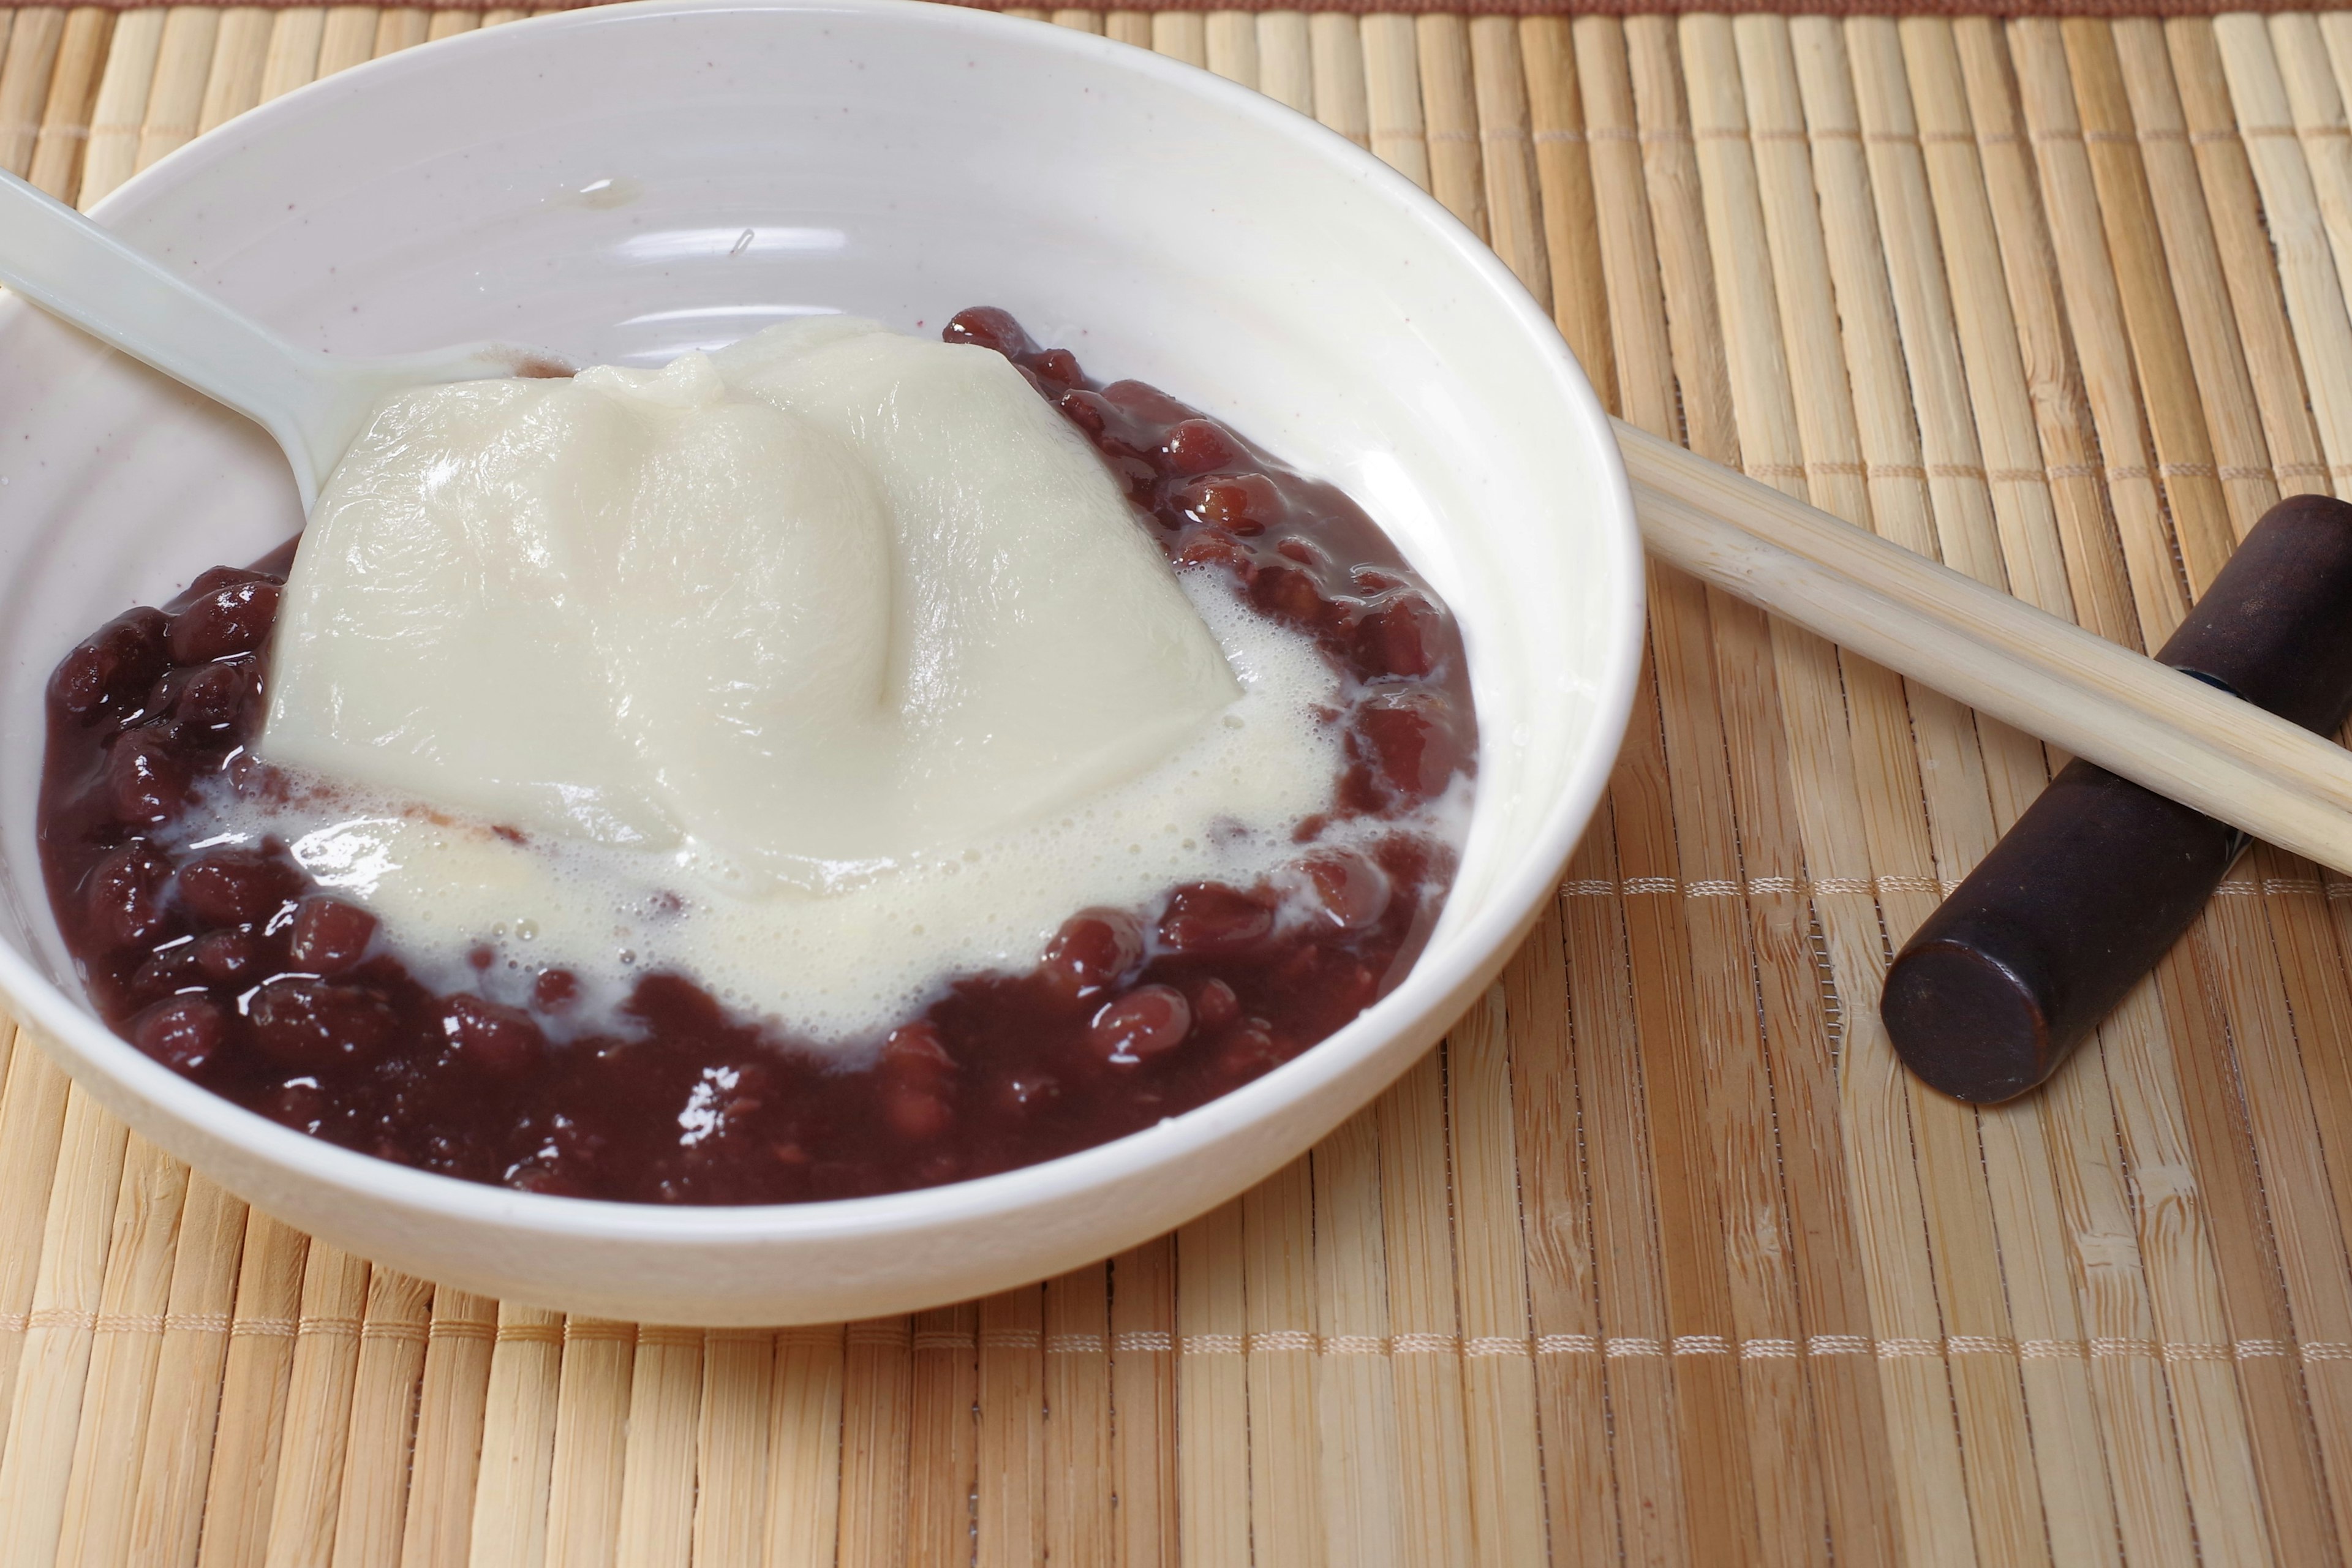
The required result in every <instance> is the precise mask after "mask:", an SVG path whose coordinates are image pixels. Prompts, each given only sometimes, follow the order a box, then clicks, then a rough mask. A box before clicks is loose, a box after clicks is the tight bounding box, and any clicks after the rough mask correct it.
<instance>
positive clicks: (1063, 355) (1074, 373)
mask: <svg viewBox="0 0 2352 1568" xmlns="http://www.w3.org/2000/svg"><path fill="white" fill-rule="evenodd" d="M1034 364H1035V369H1036V372H1037V374H1038V375H1039V376H1041V377H1043V378H1044V379H1045V382H1046V383H1047V384H1049V385H1051V386H1053V387H1054V388H1055V390H1056V391H1059V390H1060V389H1061V388H1063V387H1066V386H1076V384H1078V383H1079V382H1081V381H1083V380H1085V379H1086V374H1087V373H1086V372H1085V371H1084V370H1081V369H1080V368H1079V367H1078V356H1077V355H1076V354H1074V353H1071V352H1070V351H1069V350H1067V349H1047V350H1046V351H1045V353H1041V354H1039V355H1038V356H1037V358H1036V360H1035V362H1034Z"/></svg>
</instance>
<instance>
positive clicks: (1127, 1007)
mask: <svg viewBox="0 0 2352 1568" xmlns="http://www.w3.org/2000/svg"><path fill="white" fill-rule="evenodd" d="M1191 1033H1192V1004H1191V1003H1189V1002H1187V1001H1185V1000H1184V994H1183V993H1182V992H1181V991H1179V990H1177V989H1176V988H1175V987H1174V986H1173V985H1139V986H1137V987H1136V988H1135V989H1134V990H1132V991H1130V992H1129V993H1128V994H1126V995H1124V996H1122V997H1120V998H1119V999H1118V1001H1116V1002H1106V1003H1104V1004H1103V1006H1102V1010H1101V1011H1100V1012H1098V1013H1097V1014H1096V1015H1095V1016H1094V1019H1093V1021H1092V1022H1090V1023H1089V1024H1088V1025H1087V1045H1089V1046H1090V1047H1093V1048H1094V1050H1095V1051H1096V1053H1097V1055H1099V1056H1100V1057H1101V1058H1103V1059H1104V1060H1105V1061H1108V1062H1115V1063H1117V1064H1118V1065H1119V1066H1121V1067H1132V1066H1133V1065H1135V1064H1136V1063H1138V1062H1140V1061H1143V1060H1146V1059H1148V1058H1151V1057H1156V1056H1158V1055H1160V1053H1161V1052H1162V1051H1171V1050H1174V1049H1175V1048H1176V1047H1178V1046H1181V1045H1182V1044H1183V1043H1184V1037H1185V1036H1187V1035H1189V1034H1191Z"/></svg>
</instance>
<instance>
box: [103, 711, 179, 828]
mask: <svg viewBox="0 0 2352 1568" xmlns="http://www.w3.org/2000/svg"><path fill="white" fill-rule="evenodd" d="M193 781H194V770H193V769H192V768H191V766H190V765H189V761H188V758H187V757H186V755H185V754H184V753H183V752H181V751H180V749H179V748H178V747H177V746H174V745H173V743H172V740H171V737H169V736H167V735H165V734H163V733H162V732H160V731H156V730H152V729H142V730H132V731H128V732H127V733H125V734H124V735H123V736H122V738H121V739H120V740H118V741H116V742H114V746H113V749H112V750H110V752H107V756H106V787H107V792H108V794H109V795H110V796H111V797H112V798H113V801H114V809H115V811H116V813H117V814H118V815H119V816H121V818H122V820H124V821H125V822H133V823H138V824H141V825H142V826H147V825H152V824H156V823H163V822H169V821H171V820H172V819H173V817H175V816H179V815H180V811H181V809H182V808H183V807H184V806H185V805H187V800H188V786H189V784H191V783H192V782H193Z"/></svg>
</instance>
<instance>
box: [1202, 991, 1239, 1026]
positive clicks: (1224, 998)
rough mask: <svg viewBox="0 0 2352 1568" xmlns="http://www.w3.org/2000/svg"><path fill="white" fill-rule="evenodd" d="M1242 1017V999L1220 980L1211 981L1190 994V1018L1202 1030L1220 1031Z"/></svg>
mask: <svg viewBox="0 0 2352 1568" xmlns="http://www.w3.org/2000/svg"><path fill="white" fill-rule="evenodd" d="M1192 1016H1194V1017H1195V1018H1198V1019H1199V1020H1200V1021H1201V1026H1202V1028H1204V1029H1222V1028H1223V1027H1224V1026H1226V1025H1227V1024H1230V1023H1232V1022H1233V1021H1234V1019H1235V1018H1238V1017H1240V1016H1242V999H1241V998H1240V997H1239V996H1236V995H1234V988H1233V987H1232V986H1230V985H1228V984H1225V983H1224V982H1223V981H1222V980H1211V981H1209V982H1207V983H1206V984H1203V985H1202V987H1201V988H1200V989H1199V990H1197V991H1195V992H1193V993H1192Z"/></svg>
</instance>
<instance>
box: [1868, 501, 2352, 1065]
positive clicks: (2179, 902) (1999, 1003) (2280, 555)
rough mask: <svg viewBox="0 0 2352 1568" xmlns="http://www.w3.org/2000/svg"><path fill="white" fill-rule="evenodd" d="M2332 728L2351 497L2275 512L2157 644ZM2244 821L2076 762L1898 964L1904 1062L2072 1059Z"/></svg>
mask: <svg viewBox="0 0 2352 1568" xmlns="http://www.w3.org/2000/svg"><path fill="white" fill-rule="evenodd" d="M2157 658H2158V659H2159V660H2161V661H2162V662H2164V663H2166V664H2168V665H2171V666H2172V667H2173V668H2176V669H2179V670H2182V671H2184V672H2186V673H2188V674H2190V675H2194V676H2196V677H2198V678H2199V679H2202V680H2204V681H2206V682H2208V683H2209V684H2210V685H2214V686H2218V687H2220V688H2221V689H2223V690H2225V691H2229V692H2231V693H2232V694H2233V695H2236V696H2238V697H2242V698H2243V699H2244V700H2247V701H2249V702H2252V703H2253V704H2255V705H2256V706H2257V707H2261V708H2266V709H2268V710H2270V711H2272V712H2273V713H2276V714H2278V715H2279V716H2280V717H2281V718H2284V719H2289V720H2292V721H2294V722H2295V723H2297V724H2301V725H2303V726H2304V727H2305V728H2306V729H2310V730H2316V731H2320V732H2321V733H2323V734H2328V733H2332V732H2334V731H2335V730H2336V728H2337V727H2338V726H2339V725H2341V724H2342V723H2343V722H2344V720H2345V718H2346V716H2347V712H2352V505H2347V504H2346V503H2345V502H2343V501H2339V500H2332V499H2329V498H2327V497H2324V496H2296V497H2294V498H2293V499H2291V500H2284V501H2281V502H2280V503H2279V504H2278V505H2277V506H2274V507H2273V508H2272V509H2271V510H2270V511H2269V512H2268V513H2266V514H2265V515H2264V516H2263V520H2262V521H2261V522H2259V523H2257V524H2256V525H2255V526H2254V529H2253V531H2252V532H2251V533H2249V534H2247V535H2246V540H2245V542H2244V543H2243V544H2242V545H2240V546H2239V547H2238V552H2237V553H2236V554H2235V555H2233V556H2231V558H2230V561H2229V563H2228V564H2227V565H2225V566H2224V567H2223V568H2222V569H2221V574H2220V575H2219V576H2217V577H2216V578H2214V580H2213V586H2212V588H2211V589H2210V591H2209V592H2208V593H2207V594H2206V595H2205V596H2204V597H2203V598H2202V599H2200V600H2199V601H2198V602H2197V605H2196V606H2195V608H2193V609H2191V610H2190V611H2189V617H2188V619H2186V620H2185V621H2183V622H2182V623H2181V625H2180V627H2179V630H2178V631H2176V632H2174V633H2173V635H2172V637H2171V639H2170V640H2169V641H2168V642H2167V643H2166V644H2165V645H2164V647H2163V649H2162V651H2161V652H2159V653H2158V655H2157ZM2245 847H2246V837H2245V835H2244V834H2242V833H2240V832H2239V831H2238V830H2237V829H2236V828H2234V827H2231V826H2228V825H2227V824H2225V823H2220V822H2216V821H2214V820H2213V819H2212V818H2211V817H2210V816H2203V815H2201V814H2200V813H2199V812H2196V811H2192V810H2190V809H2189V807H2188V806H2185V805H2179V804H2178V803H2176V802H2174V801H2170V800H2167V799H2166V798H2165V797H2164V796H2162V795H2158V794H2156V793H2155V792H2153V791H2151V790H2147V789H2143V788H2141V787H2140V786H2139V785H2138V784H2133V783H2131V782H2130V781H2128V780H2126V779H2121V778H2118V777H2116V775H2115V774H2113V773H2108V772H2107V771H2106V770H2105V769H2104V768H2100V767H2095V766H2093V765H2092V764H2091V763H2085V762H2080V761H2077V762H2074V763H2069V764H2067V766H2066V767H2065V768H2064V769H2063V770H2062V771H2061V772H2060V773H2059V774H2058V776H2057V778H2056V779H2054V780H2053V781H2052V783H2051V785H2050V787H2049V789H2047V790H2046V791H2044V792H2043V793H2042V796H2041V798H2039V799H2038V800H2036V801H2035V802H2034V803H2033V805H2031V806H2030V807H2028V808H2027V809H2026V812H2025V814H2024V815H2023V816H2020V817H2019V818H2018V819H2017V824H2016V826H2013V827H2011V829H2010V830H2009V832H2008V833H2007V834H2005V835H2004V836H2003V837H2002V838H2001V840H2000V843H1999V844H1997V845H1995V846H1994V847H1993V850H1992V853H1991V854H1990V855H1988V856H1986V857H1985V858H1984V860H1983V862H1982V863H1981V864H1979V866H1978V867H1977V868H1976V869H1975V870H1973V871H1971V872H1970V873H1969V877H1968V879H1967V880H1966V881H1964V882H1962V883H1961V884H1960V885H1959V887H1958V889H1955V890H1954V891H1953V893H1952V895H1951V896H1950V897H1949V898H1948V899H1946V900H1944V901H1943V903H1942V905H1941V906H1939V907H1938V908H1937V910H1936V912H1935V913H1934V914H1932V915H1930V916H1928V917H1927V921H1926V922H1925V923H1923V924H1922V925H1921V926H1920V927H1919V930H1918V931H1916V933H1915V934H1914V935H1913V936H1912V938H1911V940H1910V942H1907V943H1906V944H1905V946H1904V949H1903V951H1902V952H1899V953H1897V954H1896V955H1895V963H1894V964H1893V965H1892V966H1891V967H1890V968H1889V969H1888V970H1887V973H1886V989H1885V994H1883V995H1882V996H1881V997H1880V999H1879V1016H1881V1017H1882V1018H1884V1019H1885V1023H1886V1031H1887V1034H1888V1036H1889V1037H1890V1038H1892V1039H1893V1041H1894V1043H1895V1050H1896V1051H1897V1052H1898V1053H1899V1054H1900V1055H1901V1056H1902V1058H1903V1060H1904V1062H1905V1063H1906V1065H1907V1066H1908V1067H1909V1068H1911V1070H1912V1071H1913V1072H1915V1073H1916V1074H1918V1075H1919V1077H1920V1078H1922V1079H1925V1080H1927V1082H1928V1083H1929V1084H1932V1085H1933V1086H1934V1087H1936V1088H1937V1089H1941V1090H1943V1091H1944V1092H1945V1093H1947V1094H1949V1095H1953V1096H1956V1097H1957V1098H1958V1099H1961V1100H1975V1101H1978V1102H1979V1103H1985V1104H1990V1103H1992V1102H1994V1101H1996V1100H2008V1099H2011V1098H2012V1097H2013V1096H2016V1095H2020V1094H2022V1093H2024V1092H2025V1091H2026V1090H2027V1089H2032V1088H2033V1087H2035V1086H2036V1085H2038V1084H2040V1083H2042V1081H2043V1080H2044V1079H2048V1078H2049V1076H2050V1075H2051V1074H2052V1073H2053V1072H2055V1071H2057V1070H2058V1067H2059V1064H2060V1063H2062V1062H2063V1061H2064V1060H2065V1059H2066V1056H2067V1053H2069V1052H2070V1051H2072V1050H2073V1049H2074V1047H2075V1046H2076V1045H2077V1044H2078V1043H2080V1042H2081V1040H2082V1039H2083V1038H2084V1037H2085V1036H2086V1035H2088V1034H2089V1033H2090V1032H2091V1030H2092V1029H2093V1028H2094V1027H2095V1026H2097V1024H2098V1022H2099V1020H2100V1019H2102V1018H2104V1017H2105V1016H2107V1014H2108V1012H2109V1011H2111V1010H2112V1009H2113V1008H2114V1007H2115V1005H2116V1003H2118V1002H2120V1001H2122V1000H2123V998H2124V995H2125V994H2126V992H2128V991H2129V990H2130V989H2131V988H2132V986H2133V985H2134V984H2137V981H2138V980H2139V978H2140V976H2142V975H2143V974H2146V973H2147V972H2148V971H2149V970H2150V969H2152V968H2154V967H2155V965H2156V962H2157V960H2158V959H2159V958H2161V957H2163V956H2164V952H2165V950H2166V949H2167V948H2168V947H2170V946H2171V945H2172V944H2173V942H2176V941H2178V940H2179V936H2180V934H2181V932H2183V931H2187V930H2188V929H2189V922H2190V921H2194V920H2195V919H2196V918H2197V911H2198V910H2201V909H2203V908H2204V907H2205V900H2207V899H2208V898H2210V897H2211V896H2212V892H2213V889H2215V888H2216V887H2217V886H2219V885H2220V883H2221V878H2222V876H2223V875H2224V874H2225V873H2226V872H2227V871H2228V870H2229V868H2230V866H2231V862H2232V861H2234V860H2235V859H2237V858H2238V856H2239V854H2240V852H2242V850H2243V849H2244V848H2245Z"/></svg>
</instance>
